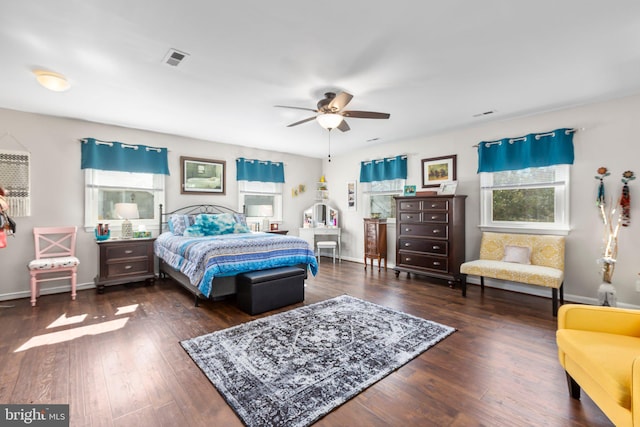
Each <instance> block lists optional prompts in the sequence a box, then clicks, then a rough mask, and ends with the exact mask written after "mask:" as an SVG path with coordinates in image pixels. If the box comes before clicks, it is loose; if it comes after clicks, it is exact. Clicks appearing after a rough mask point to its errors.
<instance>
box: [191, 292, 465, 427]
mask: <svg viewBox="0 0 640 427" xmlns="http://www.w3.org/2000/svg"><path fill="white" fill-rule="evenodd" d="M454 332H455V329H454V328H452V327H450V326H446V325H443V324H439V323H436V322H432V321H429V320H425V319H421V318H419V317H415V316H412V315H409V314H406V313H402V312H399V311H395V310H392V309H390V308H387V307H383V306H380V305H377V304H373V303H370V302H367V301H364V300H361V299H358V298H354V297H351V296H348V295H342V296H339V297H337V298H333V299H330V300H326V301H322V302H319V303H315V304H311V305H307V306H304V307H299V308H295V309H293V310H289V311H285V312H283V313H278V314H274V315H272V316H268V317H263V318H260V319H257V320H253V321H251V322H248V323H243V324H240V325H237V326H233V327H231V328H228V329H223V330H220V331H216V332H213V333H210V334H207V335H202V336H200V337H197V338H192V339H189V340H184V341H182V342H181V343H180V344H181V345H182V347H183V348H184V349H185V351H186V352H187V354H189V356H190V357H191V358H192V359H193V361H194V362H195V363H196V364H197V365H198V367H199V368H200V369H201V370H202V372H203V373H204V374H205V375H206V376H207V378H209V381H211V383H212V384H213V385H214V386H215V387H216V389H217V390H218V391H219V392H220V394H221V395H222V396H223V397H224V399H225V400H226V401H227V403H228V404H229V406H231V408H233V410H234V411H235V412H236V413H237V414H238V416H239V417H240V419H241V420H242V421H243V423H244V424H245V425H246V426H249V427H258V426H287V427H303V426H309V425H310V424H312V423H313V422H314V421H316V420H318V419H319V418H321V417H323V416H324V415H326V414H327V413H329V412H330V411H332V410H333V409H335V408H336V407H338V406H339V405H342V404H343V403H345V402H346V401H348V400H349V399H351V398H353V397H355V396H356V395H358V393H360V392H361V391H363V390H364V389H366V388H367V387H369V386H371V385H373V384H374V383H376V382H378V381H379V380H381V379H383V378H384V377H386V376H387V375H389V374H390V373H392V372H393V371H395V370H396V369H398V368H400V367H402V366H403V365H405V364H406V363H408V362H409V361H411V360H412V359H413V358H415V357H417V356H418V355H420V354H421V353H422V352H424V351H426V350H428V349H429V348H431V347H433V346H434V345H436V344H437V343H439V342H440V341H442V340H443V339H445V338H446V337H448V336H449V335H451V334H452V333H454ZM345 424H353V423H348V422H347V423H345ZM356 424H357V423H356Z"/></svg>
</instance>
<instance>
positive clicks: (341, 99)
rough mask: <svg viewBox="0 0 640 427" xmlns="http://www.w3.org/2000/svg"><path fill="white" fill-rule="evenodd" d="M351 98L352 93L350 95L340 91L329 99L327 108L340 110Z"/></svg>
mask: <svg viewBox="0 0 640 427" xmlns="http://www.w3.org/2000/svg"><path fill="white" fill-rule="evenodd" d="M352 98H353V95H351V94H350V93H347V92H340V93H339V94H337V95H336V96H335V98H333V99H332V100H331V102H330V103H329V105H328V106H327V108H328V109H329V110H331V111H334V112H335V111H340V110H342V109H343V108H344V107H346V106H347V104H348V103H349V102H351V99H352Z"/></svg>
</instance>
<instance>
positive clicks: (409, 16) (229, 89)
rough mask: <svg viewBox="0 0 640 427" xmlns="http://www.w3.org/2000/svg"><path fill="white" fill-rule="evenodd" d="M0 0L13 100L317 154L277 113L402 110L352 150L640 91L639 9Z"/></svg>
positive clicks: (373, 123)
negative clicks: (335, 104) (327, 99)
mask: <svg viewBox="0 0 640 427" xmlns="http://www.w3.org/2000/svg"><path fill="white" fill-rule="evenodd" d="M0 2H1V4H0V55H1V57H2V63H1V65H0V75H1V76H2V78H1V79H0V107H3V108H9V109H15V110H21V111H28V112H36V113H43V114H50V115H56V116H63V117H72V118H79V119H85V120H90V121H96V122H102V123H108V124H115V125H122V126H127V127H133V128H140V129H149V130H154V131H160V132H166V133H170V134H177V135H184V136H189V137H195V138H201V139H206V140H211V141H218V142H224V143H229V144H239V145H245V146H250V147H257V148H262V149H268V150H276V151H282V152H289V153H295V154H301V155H306V156H312V157H324V156H326V154H327V149H328V147H327V146H328V138H327V137H328V135H327V131H326V130H324V129H322V128H321V127H320V126H319V125H318V124H317V123H316V122H315V121H311V122H308V123H305V124H302V125H299V126H296V127H292V128H287V127H286V125H288V124H290V123H293V122H296V121H298V120H301V119H304V118H305V117H308V116H309V115H312V114H313V113H310V112H306V111H301V110H293V109H281V108H274V105H278V104H280V105H291V106H299V107H308V108H315V105H316V102H317V101H318V100H319V99H320V98H322V96H323V93H324V92H327V91H341V90H344V91H347V92H349V93H351V94H353V95H354V98H353V100H352V101H351V103H350V104H349V109H353V110H369V111H380V112H386V113H390V114H391V118H390V119H389V120H370V119H349V120H348V123H349V125H350V126H351V131H349V132H345V133H342V132H339V131H337V130H334V131H332V132H331V151H332V155H338V154H340V153H344V152H347V151H350V150H353V149H359V148H364V147H366V146H368V145H370V144H374V143H377V142H367V141H368V140H371V139H373V138H379V140H378V142H393V141H399V140H404V139H408V138H414V137H419V136H423V135H431V134H434V133H437V132H441V131H445V130H449V129H452V128H458V127H462V126H469V125H474V124H478V123H482V122H486V121H490V120H501V119H504V118H507V117H515V116H520V115H527V114H532V113H537V112H541V111H549V110H553V109H558V108H563V107H566V106H570V105H576V104H582V103H588V102H593V101H599V100H604V99H609V98H615V97H620V96H625V95H629V94H633V93H638V92H640V1H637V0H609V1H604V0H531V1H524V0H523V1H513V0H482V1H481V0H466V1H462V0H458V1H455V0H448V1H444V0H439V1H433V0H429V1H417V0H394V1H389V0H385V1H378V0H368V1H364V0H348V1H337V0H325V1H323V2H317V1H316V2H310V1H303V0H272V1H259V0H248V1H226V2H222V1H206V0H202V1H196V0H182V1H168V0H109V1H106V0H105V1H98V0H58V1H46V0H45V1H36V0H21V1H10V0H0ZM170 48H175V49H178V50H181V51H184V52H187V53H189V55H190V56H189V57H188V58H187V59H186V60H185V61H184V62H183V63H182V64H181V65H179V66H178V67H171V66H169V65H166V64H164V63H163V58H164V57H165V55H166V54H167V52H168V50H169V49H170ZM38 68H45V69H49V70H52V71H56V72H59V73H62V74H64V75H66V76H67V77H68V79H69V81H70V82H71V84H72V87H71V89H70V90H69V91H67V92H62V93H55V92H50V91H48V90H46V89H44V88H42V87H40V86H39V85H38V84H37V83H36V81H35V78H34V76H33V74H32V70H34V69H38ZM489 110H495V111H496V113H494V114H492V115H488V116H483V117H479V118H478V117H475V118H474V117H473V115H474V114H477V113H482V112H485V111H489ZM0 130H2V129H0ZM9 130H10V129H5V131H9ZM85 136H94V137H97V138H107V139H108V138H112V137H113V138H115V137H116V135H78V137H85ZM126 142H131V143H135V141H126Z"/></svg>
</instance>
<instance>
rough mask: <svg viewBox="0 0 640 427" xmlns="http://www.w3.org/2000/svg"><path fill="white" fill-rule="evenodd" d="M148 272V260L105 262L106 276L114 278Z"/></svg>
mask: <svg viewBox="0 0 640 427" xmlns="http://www.w3.org/2000/svg"><path fill="white" fill-rule="evenodd" d="M145 273H150V272H149V260H148V259H147V258H143V259H140V260H128V261H126V262H112V263H108V264H107V278H108V279H114V278H116V277H123V276H137V275H139V274H145Z"/></svg>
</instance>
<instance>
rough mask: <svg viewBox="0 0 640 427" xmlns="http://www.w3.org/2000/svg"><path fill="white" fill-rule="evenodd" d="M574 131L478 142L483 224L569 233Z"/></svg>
mask: <svg viewBox="0 0 640 427" xmlns="http://www.w3.org/2000/svg"><path fill="white" fill-rule="evenodd" d="M574 133H575V130H574V129H569V128H561V129H556V130H553V131H550V132H542V133H531V134H528V135H525V136H520V137H512V138H503V139H500V140H494V141H483V142H481V143H479V144H478V173H479V174H480V202H481V211H480V212H481V213H480V216H481V227H482V228H483V229H492V228H495V229H504V230H510V229H516V230H517V229H526V230H527V231H536V230H540V232H554V231H555V232H557V233H559V234H566V233H567V232H568V231H569V227H570V218H569V188H570V187H569V184H570V181H569V178H570V174H569V172H570V165H571V164H573V161H574V146H573V135H574Z"/></svg>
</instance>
